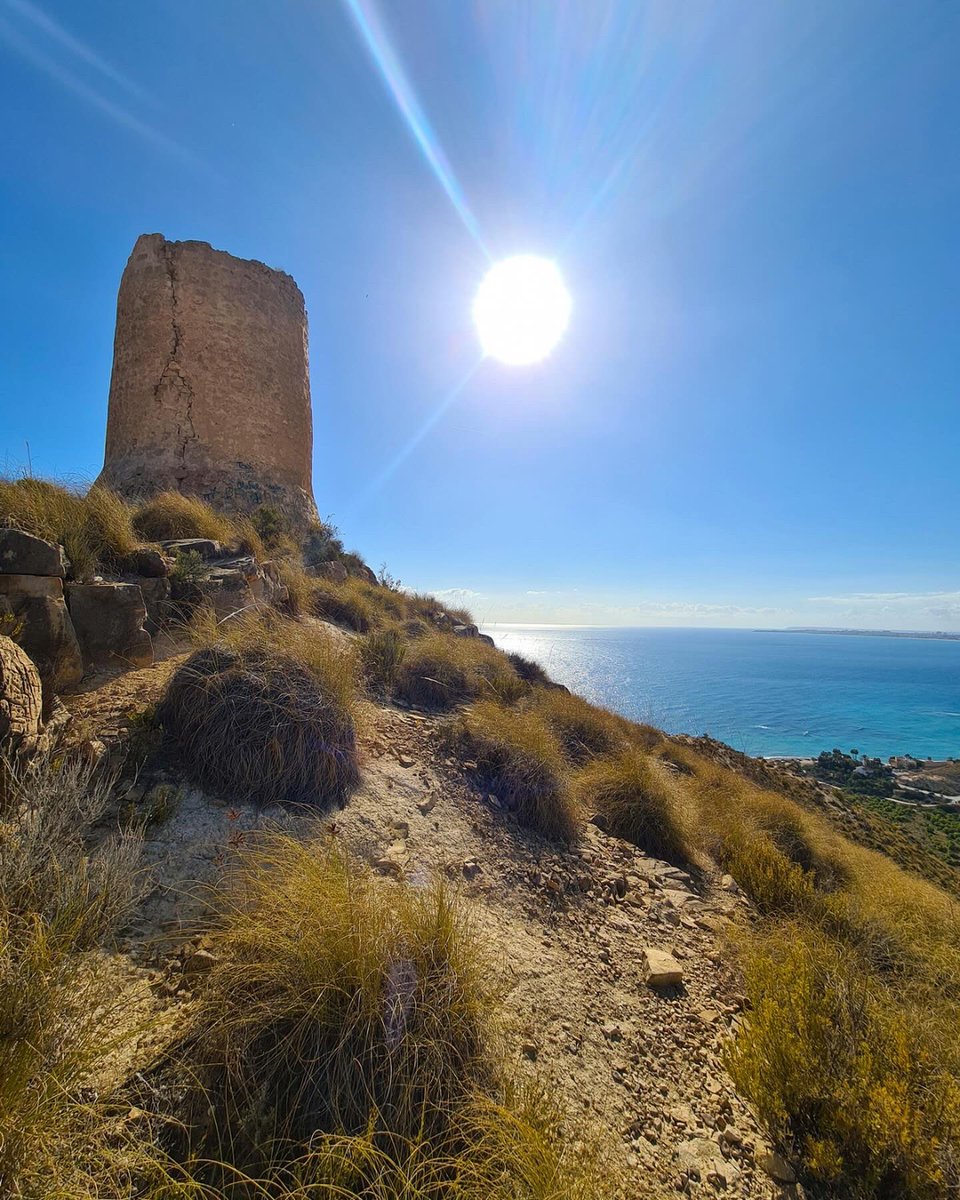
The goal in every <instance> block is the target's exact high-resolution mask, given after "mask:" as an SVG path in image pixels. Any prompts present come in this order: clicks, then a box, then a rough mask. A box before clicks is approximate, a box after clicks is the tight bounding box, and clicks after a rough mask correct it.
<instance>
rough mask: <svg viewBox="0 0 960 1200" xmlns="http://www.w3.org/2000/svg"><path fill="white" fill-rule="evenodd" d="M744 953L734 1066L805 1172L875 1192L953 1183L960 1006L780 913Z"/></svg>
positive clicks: (932, 1192)
mask: <svg viewBox="0 0 960 1200" xmlns="http://www.w3.org/2000/svg"><path fill="white" fill-rule="evenodd" d="M741 957H742V966H743V970H744V973H745V978H746V983H747V990H748V992H749V995H750V998H751V1007H750V1010H749V1012H748V1015H747V1016H746V1018H745V1021H744V1026H743V1029H742V1030H741V1032H740V1034H739V1036H738V1038H737V1041H736V1043H735V1044H734V1045H733V1046H732V1047H731V1048H730V1049H729V1052H728V1065H729V1068H730V1071H731V1074H732V1075H733V1077H734V1080H735V1081H736V1083H737V1086H738V1087H739V1088H740V1089H741V1090H742V1091H743V1092H744V1094H745V1095H746V1096H748V1097H749V1099H750V1100H751V1101H752V1103H753V1104H754V1105H755V1106H756V1109H757V1111H758V1114H759V1115H760V1117H761V1119H762V1120H763V1121H764V1123H765V1124H766V1126H767V1128H768V1129H770V1130H771V1131H772V1132H773V1133H774V1135H775V1136H776V1137H777V1138H778V1139H782V1140H784V1141H788V1142H790V1143H792V1144H793V1145H794V1147H795V1148H796V1150H797V1151H798V1153H799V1154H800V1155H801V1157H802V1159H803V1163H804V1167H805V1171H806V1173H807V1174H808V1175H809V1176H810V1177H812V1178H811V1180H810V1181H811V1182H813V1183H815V1184H817V1185H819V1187H820V1188H825V1189H827V1190H828V1193H829V1194H830V1195H841V1194H842V1195H856V1196H861V1197H876V1198H877V1200H880V1198H881V1197H882V1198H884V1200H886V1198H888V1197H904V1198H906V1197H911V1198H915V1200H921V1198H927V1197H929V1200H934V1198H935V1197H940V1196H945V1195H949V1194H953V1193H954V1192H955V1191H956V1190H957V1189H958V1187H960V1083H958V1078H960V1076H958V1066H960V1064H958V1055H957V1042H956V1028H957V1018H958V1016H960V1013H958V1012H957V1010H956V1009H955V1008H954V1009H953V1010H945V1009H944V1008H943V1007H942V1006H941V1007H940V1008H939V1010H938V1009H936V1008H934V1009H931V1008H930V1007H929V1006H928V1005H926V1004H924V1003H918V1002H917V1001H916V999H915V998H914V997H913V996H911V994H910V992H909V991H904V990H902V989H898V990H897V991H895V992H894V991H891V990H890V989H888V988H886V987H884V986H883V985H882V984H881V983H880V982H879V981H878V980H877V979H876V978H875V977H874V976H873V975H872V974H871V973H870V972H868V971H865V970H864V969H863V968H862V967H861V965H860V964H859V962H858V959H857V957H856V955H851V953H850V951H849V949H848V948H847V947H845V946H844V945H843V944H841V943H839V942H836V941H835V940H833V939H832V938H830V937H828V936H827V935H825V934H824V933H823V932H821V931H820V930H818V929H817V928H816V927H811V926H809V925H804V924H800V923H796V922H790V923H781V924H778V925H777V926H775V927H774V928H773V929H771V930H769V931H768V932H766V933H761V934H759V935H757V936H756V937H754V938H752V939H750V940H748V941H746V943H745V946H744V949H743V953H742V956H741Z"/></svg>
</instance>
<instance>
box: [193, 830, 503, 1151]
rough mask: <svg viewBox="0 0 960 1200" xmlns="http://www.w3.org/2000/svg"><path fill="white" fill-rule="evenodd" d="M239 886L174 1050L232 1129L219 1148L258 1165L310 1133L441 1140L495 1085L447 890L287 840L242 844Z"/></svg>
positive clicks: (384, 1141)
mask: <svg viewBox="0 0 960 1200" xmlns="http://www.w3.org/2000/svg"><path fill="white" fill-rule="evenodd" d="M236 884H237V890H236V892H235V893H234V895H233V898H232V899H231V900H229V901H228V902H227V907H226V911H225V914H224V919H223V922H222V925H221V927H220V929H219V931H218V932H217V933H216V934H215V936H214V941H213V950H214V953H215V954H216V955H217V957H218V958H219V960H220V962H219V965H218V966H217V967H215V969H214V972H213V974H212V976H211V978H210V981H209V987H207V988H206V989H205V991H204V998H203V1004H202V1007H201V1009H200V1010H199V1011H198V1012H197V1014H196V1017H195V1020H194V1022H193V1028H192V1032H191V1034H190V1035H189V1036H188V1037H187V1039H186V1041H185V1044H184V1049H183V1059H184V1062H185V1064H186V1065H187V1067H188V1068H189V1069H191V1070H193V1069H197V1070H198V1073H199V1075H200V1078H201V1081H202V1082H203V1085H204V1091H203V1093H202V1094H201V1096H200V1097H199V1098H198V1099H199V1103H200V1106H201V1108H207V1107H212V1108H213V1110H214V1113H215V1127H214V1128H213V1129H210V1130H209V1133H210V1136H214V1137H215V1136H216V1134H217V1129H219V1130H220V1131H229V1134H230V1138H231V1141H232V1143H233V1144H232V1145H231V1146H230V1147H229V1155H230V1156H233V1157H234V1158H235V1160H236V1157H239V1160H240V1161H241V1163H242V1165H244V1166H247V1165H249V1166H254V1167H258V1168H262V1167H263V1166H266V1165H268V1163H267V1162H264V1161H262V1159H261V1155H262V1154H263V1151H264V1149H268V1150H269V1151H270V1154H271V1156H274V1157H276V1156H278V1155H279V1156H280V1157H288V1155H289V1151H288V1152H287V1153H286V1154H285V1153H284V1152H283V1150H282V1149H281V1147H286V1146H290V1145H292V1146H294V1147H299V1148H301V1151H302V1147H303V1145H304V1144H306V1143H308V1142H310V1141H311V1139H312V1138H314V1136H315V1135H316V1134H317V1132H318V1131H319V1132H326V1133H331V1134H347V1135H362V1134H366V1133H370V1132H376V1134H377V1135H378V1137H377V1139H376V1144H377V1145H379V1146H380V1148H381V1149H384V1150H391V1149H393V1148H394V1146H393V1141H392V1139H393V1138H394V1137H397V1138H400V1139H404V1138H413V1139H416V1138H420V1137H425V1136H426V1137H430V1138H435V1137H441V1138H442V1137H443V1136H445V1135H446V1134H447V1133H448V1132H449V1128H448V1126H449V1121H450V1119H451V1117H452V1116H454V1115H455V1114H456V1111H457V1110H458V1109H459V1108H460V1107H461V1106H462V1105H464V1104H465V1103H466V1101H467V1100H468V1098H469V1097H470V1096H471V1095H472V1094H473V1093H474V1091H475V1090H476V1089H478V1088H484V1087H489V1086H490V1085H491V1084H492V1083H493V1072H492V1070H491V1060H490V1056H489V1044H488V1043H489V1036H490V1033H489V1014H490V1009H491V1002H492V1000H493V996H492V994H491V990H490V985H489V979H490V975H489V972H488V971H487V970H486V969H485V966H484V963H483V958H482V955H481V954H480V953H479V949H478V945H477V941H476V938H475V936H474V933H473V930H472V928H471V926H470V924H469V922H468V920H467V918H466V916H465V914H464V913H463V911H462V910H461V909H460V907H459V905H458V904H457V903H456V902H455V900H454V898H453V897H452V895H451V894H450V893H449V892H448V891H447V890H446V889H445V888H444V886H443V885H442V884H437V885H435V886H433V887H431V888H428V889H426V890H422V889H421V890H414V889H406V888H398V887H397V886H396V885H392V884H389V883H386V882H385V881H383V880H379V879H376V878H374V877H373V875H372V874H371V873H370V872H369V870H368V869H367V868H365V867H362V866H361V865H359V864H356V863H354V862H352V861H351V860H348V859H346V858H345V857H343V856H342V855H340V854H339V853H336V852H335V851H334V850H332V849H326V850H324V848H323V847H318V846H317V845H310V844H304V843H301V842H298V841H296V840H294V839H292V838H286V837H276V838H271V839H267V840H266V841H265V843H263V844H261V845H259V846H258V847H257V848H256V849H255V850H253V851H251V852H250V853H248V854H247V855H246V856H245V857H244V860H243V865H242V868H241V873H240V875H239V878H238V879H237V880H236ZM371 1121H373V1122H374V1129H373V1130H371V1127H370V1123H371ZM247 1138H250V1139H251V1140H250V1141H249V1142H247V1141H246V1139H247ZM277 1143H279V1146H278V1145H277ZM271 1147H272V1149H271ZM227 1149H228V1148H227V1147H225V1146H223V1145H220V1146H218V1147H217V1150H218V1152H219V1153H223V1152H224V1151H225V1150H227ZM258 1160H259V1161H258Z"/></svg>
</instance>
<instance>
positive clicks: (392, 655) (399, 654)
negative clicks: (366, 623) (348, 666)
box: [360, 629, 407, 694]
mask: <svg viewBox="0 0 960 1200" xmlns="http://www.w3.org/2000/svg"><path fill="white" fill-rule="evenodd" d="M406 654H407V642H406V639H405V638H404V636H403V634H402V633H401V632H400V630H398V629H380V630H376V631H375V632H373V633H368V634H367V636H366V637H365V638H364V639H363V641H362V642H361V643H360V662H361V664H362V667H363V675H364V679H365V680H366V682H367V686H368V687H369V688H371V689H372V690H373V691H374V692H379V693H381V694H382V693H386V692H389V691H391V689H392V688H393V686H394V684H395V683H396V681H397V675H398V674H399V672H400V668H401V666H403V660H404V658H406Z"/></svg>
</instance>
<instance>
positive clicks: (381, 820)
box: [0, 239, 960, 1200]
mask: <svg viewBox="0 0 960 1200" xmlns="http://www.w3.org/2000/svg"><path fill="white" fill-rule="evenodd" d="M141 240H142V239H141ZM186 245H187V246H188V247H189V246H192V245H193V244H192V243H188V244H186ZM138 246H139V243H138ZM147 251H148V252H149V253H148V254H147ZM165 253H166V251H165V250H163V247H162V246H161V245H160V244H159V243H154V242H150V243H149V245H148V246H147V248H146V250H145V254H146V255H147V257H149V256H154V257H156V256H159V257H160V258H162V257H163V255H164V254H165ZM178 253H181V254H182V255H187V257H189V254H187V252H186V251H183V252H178ZM190 253H192V251H191V252H190ZM205 254H206V251H204V252H203V254H201V255H200V257H201V258H203V256H204V255H205ZM175 257H176V256H175ZM161 265H162V264H161ZM178 269H179V268H178ZM263 270H266V269H265V268H263ZM164 271H166V267H164ZM169 278H170V277H169V276H168V279H169ZM177 280H180V281H182V276H179V275H178V276H177ZM177 280H171V286H173V284H174V283H175V282H176V281H177ZM161 285H162V286H161ZM291 285H292V281H291ZM157 286H158V288H159V289H160V291H161V292H163V290H164V289H165V288H166V287H167V285H166V284H163V282H162V280H160V283H159V284H157ZM271 286H272V285H271ZM281 290H282V291H283V292H284V294H286V293H287V292H289V288H288V287H287V285H286V284H284V285H283V288H282V289H281ZM128 299H129V296H128ZM168 299H169V295H168ZM176 303H177V305H178V306H179V305H180V303H181V299H180V298H178V299H177V301H176ZM125 305H126V301H124V303H123V304H122V306H121V307H124V306H125ZM148 307H149V306H148ZM293 307H294V309H295V308H296V305H295V304H294V306H293ZM129 311H133V308H130V310H129ZM151 311H152V310H151ZM168 316H169V314H168ZM177 320H178V322H179V316H178V317H177ZM294 324H296V322H295V321H294ZM197 327H198V326H195V328H197ZM179 337H180V334H179V333H177V332H176V331H174V336H173V341H172V342H170V340H169V339H168V341H167V343H166V349H165V350H163V353H161V354H160V358H159V359H158V360H157V361H158V362H160V364H161V365H160V375H159V376H157V378H158V379H160V380H161V384H162V386H161V387H160V392H159V394H153V393H151V392H149V390H148V391H147V392H146V394H145V396H144V397H143V398H141V400H140V401H137V402H136V403H138V404H141V405H142V406H143V407H144V409H145V410H146V424H145V428H146V429H147V430H148V432H149V436H150V437H154V436H155V437H158V438H161V439H162V438H164V437H167V436H168V435H169V432H170V429H169V428H168V426H166V425H162V424H154V425H151V422H152V421H153V420H154V418H155V417H157V414H156V413H155V412H154V411H153V409H152V408H151V406H152V405H154V404H158V405H160V408H163V409H165V411H166V412H167V413H168V414H169V412H172V411H173V409H176V408H177V405H181V404H187V405H188V406H189V404H193V405H196V404H197V397H196V395H194V397H193V399H192V400H190V399H189V398H188V399H186V400H185V399H184V396H185V395H186V393H185V392H184V389H183V387H182V386H181V383H180V382H177V381H178V380H179V381H181V382H182V380H183V379H184V378H186V379H187V380H188V381H192V382H189V387H188V391H189V390H192V389H193V388H194V387H195V383H196V380H198V379H199V378H200V376H199V375H197V374H196V373H195V371H194V366H193V364H192V360H189V359H188V358H187V357H185V355H186V351H185V350H184V351H183V356H181V349H182V347H181V345H180V343H179V342H178V341H177V339H178V338H179ZM152 338H153V334H152V333H150V332H149V331H148V332H147V334H146V337H145V344H147V343H150V342H151V339H152ZM158 339H159V335H158ZM160 340H162V339H159V340H158V341H157V345H158V346H159V344H160ZM183 345H184V346H185V345H187V341H184V343H183ZM171 347H172V349H173V350H174V353H173V354H172V355H169V351H170V349H171ZM164 355H169V356H168V357H167V358H164ZM134 357H136V356H134ZM171 363H172V364H174V365H173V366H171V365H170V364H171ZM184 363H190V365H189V367H188V368H183V370H184V371H185V372H186V373H185V374H181V373H180V370H181V367H182V366H183V364H184ZM177 364H180V366H177ZM155 365H156V364H155ZM168 367H169V371H168V370H167V368H168ZM174 367H176V369H174ZM126 369H127V368H126V367H121V370H120V376H119V377H122V375H123V371H125V370H126ZM151 369H152V368H151ZM165 372H166V374H165ZM294 375H296V377H297V378H298V379H299V373H298V372H294ZM150 377H152V376H150V374H149V372H147V373H145V374H144V375H143V378H144V379H148V378H150ZM174 377H175V378H174ZM117 379H118V370H117V368H116V365H115V372H114V380H115V383H116V381H117ZM164 380H165V382H163V381H164ZM168 387H169V388H171V389H172V391H171V392H170V393H169V395H168V394H167V392H166V391H165V389H167V388H168ZM297 387H299V384H298V385H297ZM293 391H294V392H297V388H294V389H293ZM120 394H121V393H120V392H118V395H120ZM124 394H127V393H124ZM197 394H199V393H197ZM129 395H131V396H132V395H133V393H132V392H131V393H129ZM297 395H299V396H300V400H302V393H300V392H297ZM164 397H166V399H165V398H164ZM250 398H251V402H252V393H251V397H250ZM168 400H169V405H168V403H167V401H168ZM300 400H298V401H297V403H298V404H299V403H300ZM122 403H126V401H123V402H122ZM122 403H121V406H122ZM131 403H133V401H131ZM170 405H172V406H173V407H172V408H171V407H170ZM177 411H178V412H181V410H180V409H177ZM186 411H187V410H186V409H183V410H182V412H186ZM182 412H181V415H182ZM111 413H112V414H113V413H114V406H113V400H111ZM111 419H112V418H111ZM157 419H158V420H159V418H157ZM163 420H164V421H165V420H166V417H164V418H163ZM197 428H198V429H199V428H200V426H197ZM130 429H132V426H129V427H128V434H124V435H123V436H121V437H120V440H119V441H118V440H116V439H115V440H114V441H112V442H111V441H110V440H109V438H108V459H109V458H111V455H112V454H113V453H114V452H116V453H117V454H119V455H120V458H119V459H117V460H115V465H116V462H119V461H121V460H122V459H123V454H121V452H120V447H121V444H122V443H123V437H127V436H129V438H130V439H133V438H134V436H135V435H134V434H133V433H130V432H129V430H130ZM180 429H181V434H182V426H181V427H180ZM164 431H166V432H164ZM177 436H180V435H177ZM131 444H132V441H131ZM212 446H213V443H212V442H208V443H207V450H206V451H205V452H207V451H209V452H211V453H213V451H212V450H211V447H212ZM248 449H249V447H248V446H247V445H243V446H241V445H239V444H235V445H234V446H233V449H232V450H231V454H235V455H236V456H237V460H236V461H237V462H240V461H243V462H248V461H249V460H250V459H251V458H252V456H249V455H248V454H247V451H248ZM170 453H171V455H172V459H171V462H172V463H173V464H174V468H175V472H174V475H175V477H174V478H172V479H171V478H168V477H167V476H166V474H164V472H165V470H166V467H164V468H163V470H162V471H160V472H159V473H158V474H157V476H156V478H155V479H154V481H153V483H152V484H151V486H150V487H149V488H147V489H145V490H146V492H147V494H146V495H142V496H140V495H138V496H137V497H136V498H134V499H124V497H123V496H121V495H119V494H117V492H115V491H113V490H111V489H110V488H108V487H106V486H104V483H103V481H101V482H99V483H98V484H97V485H95V486H94V487H93V488H91V489H90V490H89V491H86V492H81V491H71V490H68V489H64V488H61V487H59V486H57V485H55V484H52V483H47V482H44V481H40V480H36V479H32V478H26V479H18V480H6V481H0V518H2V519H0V743H2V759H0V966H2V970H0V1181H2V1190H3V1191H4V1194H9V1195H11V1196H18V1197H29V1198H32V1197H37V1198H39V1197H47V1196H52V1195H59V1196H71V1197H91V1198H92V1197H104V1196H110V1197H114V1196H116V1197H125V1198H129V1200H134V1198H138V1200H169V1198H172V1197H191V1198H202V1200H248V1198H250V1200H253V1198H254V1197H256V1198H257V1200H308V1198H309V1200H321V1198H322V1200H334V1198H343V1197H348V1196H362V1197H369V1198H370V1200H414V1198H416V1200H482V1198H483V1200H486V1198H488V1197H494V1198H496V1200H561V1198H570V1200H601V1198H607V1197H624V1198H628V1197H647V1196H649V1197H664V1196H671V1195H695V1196H741V1197H800V1196H804V1195H806V1196H810V1197H845V1196H849V1197H857V1198H867V1197H875V1198H877V1200H880V1198H886V1197H903V1198H917V1200H934V1198H938V1197H942V1196H947V1195H950V1194H953V1193H954V1192H956V1191H957V1189H958V1188H960V1046H958V1039H957V1037H956V1029H957V1027H958V1024H957V1022H958V1018H960V907H958V904H957V901H956V899H955V898H954V896H952V895H951V894H949V892H950V889H951V888H952V887H953V883H954V881H953V879H952V877H951V878H947V876H945V875H944V872H949V871H952V868H949V867H947V866H946V865H945V864H944V863H943V862H938V863H937V871H936V872H933V871H930V872H928V871H927V870H926V867H927V864H926V862H925V860H924V859H923V858H922V856H918V855H917V853H916V852H915V850H914V849H910V848H909V847H907V848H906V849H905V847H904V845H903V844H901V843H898V842H897V841H896V840H895V839H894V838H892V837H891V838H890V839H889V841H885V840H884V837H883V835H882V828H881V825H880V824H878V823H877V822H873V823H871V824H870V825H869V826H861V825H858V824H857V823H856V822H851V821H850V820H848V819H847V818H846V816H845V814H844V813H843V812H842V811H841V808H840V806H839V804H838V801H837V797H836V796H835V795H834V794H833V793H832V790H831V789H830V788H828V787H823V786H821V785H818V784H816V783H812V782H811V781H810V780H806V779H802V778H800V777H798V776H796V775H794V774H793V773H792V772H791V771H790V770H789V769H787V768H786V767H783V766H778V765H776V764H770V763H762V762H759V761H756V760H751V759H747V758H745V757H744V756H742V755H737V754H735V753H734V752H733V751H732V750H730V748H729V747H725V746H722V745H721V744H719V743H715V742H709V741H706V740H693V739H690V738H683V737H670V736H667V735H665V734H664V733H662V732H661V731H659V730H657V729H654V728H652V727H650V726H645V725H638V724H634V723H632V722H630V721H627V720H625V719H623V718H621V717H619V716H617V715H616V714H614V713H611V712H607V711H605V710H602V709H599V708H596V707H595V706H592V705H590V704H588V703H587V702H586V701H584V700H582V699H581V698H580V697H578V696H575V695H572V694H571V693H570V692H569V691H568V690H567V689H566V688H563V687H561V686H559V685H557V684H556V683H555V682H553V681H552V680H551V679H550V678H549V676H548V675H547V674H546V673H545V672H544V670H543V669H542V668H541V667H540V666H539V665H538V664H537V663H535V662H532V661H529V660H527V659H524V658H522V657H520V656H518V655H506V654H504V653H502V652H501V651H500V650H498V649H497V647H496V646H495V645H494V644H493V643H492V641H491V639H490V638H489V637H485V636H484V635H483V634H482V633H481V632H480V630H479V629H478V628H477V626H476V625H475V624H474V623H473V621H472V620H471V618H470V615H469V614H468V613H466V612H463V611H460V610H451V609H449V608H447V607H445V606H444V605H443V604H441V603H439V602H438V601H437V600H436V599H434V598H432V597H430V596H424V595H416V594H412V593H409V592H407V591H405V590H403V589H401V588H399V587H398V586H397V585H396V584H395V583H394V582H393V581H392V580H391V579H390V578H389V576H387V575H386V574H384V575H382V577H380V578H377V577H375V576H374V575H373V573H372V572H371V571H370V570H369V568H368V567H367V566H366V565H365V564H364V562H363V560H362V558H361V557H360V556H359V555H357V554H356V553H354V552H349V551H347V550H346V549H345V548H344V546H343V543H342V542H341V540H340V539H339V537H338V535H337V532H336V531H335V530H334V529H332V528H330V527H329V526H326V525H324V524H322V523H321V522H319V521H317V520H316V519H315V517H313V516H312V515H311V513H312V509H310V508H304V507H303V506H298V504H297V503H293V504H292V505H290V506H288V505H286V504H283V503H272V501H273V500H275V499H276V493H275V492H273V491H270V490H269V488H268V490H267V491H263V492H250V493H248V494H247V501H248V502H245V503H243V504H238V503H234V500H235V499H236V492H235V491H234V492H231V493H230V497H229V499H230V502H229V503H224V504H223V505H222V506H220V505H211V504H210V503H208V502H207V501H205V500H204V499H203V498H202V496H198V495H196V494H191V493H190V486H191V483H190V481H191V479H192V478H194V477H191V476H189V475H188V474H182V475H176V470H179V469H180V468H177V467H176V464H177V463H180V464H181V467H182V466H183V464H184V463H188V462H189V461H193V460H191V459H190V454H191V453H192V451H191V450H190V448H189V447H187V448H186V449H185V451H184V454H185V457H181V456H180V449H179V443H178V442H177V441H176V439H174V442H173V444H172V448H170ZM126 461H128V462H133V461H134V460H133V459H130V458H128V459H127V460H126ZM218 461H219V466H217V464H216V463H215V464H214V465H215V466H216V469H217V470H219V469H220V467H221V466H222V467H223V469H224V471H226V472H228V473H229V471H230V470H232V469H233V466H235V465H236V464H235V463H234V459H233V458H230V459H229V461H227V460H218ZM231 464H233V465H231ZM137 469H138V470H139V468H137ZM265 470H266V465H265ZM271 470H272V468H271ZM197 478H199V477H197ZM204 478H205V479H206V480H208V481H209V480H210V479H211V478H213V476H210V475H205V476H204ZM263 478H264V479H267V480H268V481H269V480H270V479H272V480H273V481H274V482H276V480H277V479H278V478H279V476H278V475H276V474H274V475H270V474H269V473H267V474H265V475H264V476H263ZM296 478H299V476H297V477H296ZM115 482H117V483H118V484H120V485H121V486H124V490H127V489H126V487H125V485H123V483H122V480H120V479H119V478H117V479H116V480H115ZM234 482H236V478H235V477H234ZM231 486H232V485H231ZM258 486H259V485H258ZM278 486H279V485H278ZM283 486H285V487H286V486H290V487H293V488H294V489H296V488H297V487H299V486H300V485H299V484H296V482H295V477H294V475H291V476H290V477H289V480H288V482H287V483H284V484H283ZM204 487H206V484H204ZM270 487H273V483H271V484H270ZM135 490H136V491H138V492H139V486H138V488H137V489H135ZM214 490H216V489H214ZM290 494H294V493H290ZM253 500H259V502H258V503H253ZM268 501H271V502H268ZM311 504H312V499H311ZM907 849H909V850H910V853H909V856H908V855H907ZM903 864H906V865H908V866H909V867H910V868H911V869H910V870H907V869H905V867H904V865H903ZM924 874H928V875H929V878H924V877H923V875H924ZM932 880H937V881H938V882H939V883H941V884H943V886H942V887H941V886H936V884H935V883H934V882H932Z"/></svg>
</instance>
